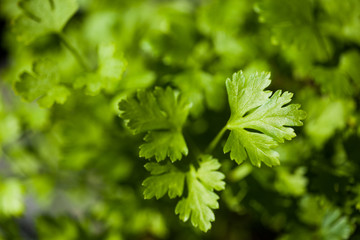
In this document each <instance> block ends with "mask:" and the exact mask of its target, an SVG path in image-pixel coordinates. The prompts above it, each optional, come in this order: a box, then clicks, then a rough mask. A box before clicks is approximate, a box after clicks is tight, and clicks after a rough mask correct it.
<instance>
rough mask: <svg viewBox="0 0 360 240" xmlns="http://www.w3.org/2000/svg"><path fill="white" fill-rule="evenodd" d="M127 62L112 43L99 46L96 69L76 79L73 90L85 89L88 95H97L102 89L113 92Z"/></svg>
mask: <svg viewBox="0 0 360 240" xmlns="http://www.w3.org/2000/svg"><path fill="white" fill-rule="evenodd" d="M126 66H127V62H126V60H125V58H124V57H123V55H122V53H120V52H119V51H118V50H117V48H116V46H115V44H114V43H109V44H101V45H100V46H99V49H98V67H97V69H96V70H95V71H94V72H87V73H85V74H84V75H81V76H80V77H78V78H77V79H76V81H75V83H74V88H83V87H85V88H86V90H85V92H86V93H87V94H88V95H97V94H98V93H99V92H100V91H101V90H102V89H104V90H106V91H108V92H113V91H115V90H116V89H117V87H118V85H119V82H120V81H121V79H122V76H123V73H124V72H125V70H126Z"/></svg>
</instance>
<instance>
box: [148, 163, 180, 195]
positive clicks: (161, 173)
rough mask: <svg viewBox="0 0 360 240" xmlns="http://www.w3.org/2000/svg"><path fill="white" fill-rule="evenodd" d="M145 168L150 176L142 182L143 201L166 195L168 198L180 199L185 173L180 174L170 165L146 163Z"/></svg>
mask: <svg viewBox="0 0 360 240" xmlns="http://www.w3.org/2000/svg"><path fill="white" fill-rule="evenodd" d="M145 168H146V169H147V170H148V171H149V172H150V173H151V175H152V176H150V177H148V178H146V179H145V181H144V182H143V184H142V185H143V186H144V187H145V190H144V197H145V199H150V198H153V197H154V196H155V197H156V199H159V198H161V197H163V196H164V195H165V194H166V193H168V195H169V197H170V198H175V197H180V196H181V195H182V194H183V189H184V182H185V173H183V172H180V171H179V170H177V168H176V167H174V166H173V165H172V164H171V163H169V162H168V163H167V164H166V165H160V164H158V163H147V164H146V165H145Z"/></svg>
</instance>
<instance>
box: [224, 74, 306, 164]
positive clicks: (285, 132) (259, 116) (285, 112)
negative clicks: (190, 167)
mask: <svg viewBox="0 0 360 240" xmlns="http://www.w3.org/2000/svg"><path fill="white" fill-rule="evenodd" d="M269 78H270V74H267V73H255V74H249V75H246V74H244V73H243V72H241V71H240V72H237V73H234V74H233V76H232V79H229V78H228V79H227V80H226V88H227V91H228V98H229V104H230V109H231V116H230V119H229V121H228V123H227V125H226V128H227V129H229V130H231V133H230V135H229V138H228V140H227V142H226V144H225V146H224V152H225V153H227V152H231V153H230V157H231V159H233V160H235V161H236V162H237V163H238V164H240V163H241V162H243V161H244V160H245V159H246V158H247V157H249V159H250V161H251V163H252V164H254V165H255V166H258V167H260V166H261V162H264V163H265V164H266V165H268V166H273V165H279V164H280V162H279V154H278V153H277V152H276V151H275V150H274V148H275V147H276V146H277V145H278V143H282V142H284V140H285V139H286V140H291V139H292V138H293V137H295V132H294V130H293V129H292V128H290V126H301V125H302V122H301V120H303V119H304V118H305V116H306V114H305V112H304V111H302V110H299V108H300V105H297V104H290V105H287V104H288V103H289V102H290V101H291V97H292V93H289V92H284V93H283V94H281V91H280V90H279V91H276V92H275V93H274V94H273V95H272V96H271V94H272V92H271V91H264V89H265V88H266V87H267V86H269V84H270V82H271V81H270V79H269ZM270 96H271V97H270ZM284 105H286V106H285V107H284Z"/></svg>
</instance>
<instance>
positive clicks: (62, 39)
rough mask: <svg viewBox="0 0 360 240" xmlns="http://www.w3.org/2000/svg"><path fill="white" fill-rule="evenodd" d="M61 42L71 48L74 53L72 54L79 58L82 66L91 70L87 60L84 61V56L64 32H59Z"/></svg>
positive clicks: (78, 60)
mask: <svg viewBox="0 0 360 240" xmlns="http://www.w3.org/2000/svg"><path fill="white" fill-rule="evenodd" d="M58 36H59V38H60V40H61V42H62V43H63V44H64V46H65V47H66V48H67V49H69V51H70V52H71V53H72V55H73V56H74V57H75V59H76V60H77V62H78V63H79V64H80V65H81V67H82V68H83V69H84V70H85V71H88V72H90V68H89V66H88V65H87V64H86V62H85V61H84V59H83V57H82V56H81V55H80V53H79V52H78V51H77V50H76V48H74V47H73V46H72V45H71V44H70V43H69V41H68V40H67V39H66V38H65V36H64V35H63V34H62V33H59V34H58Z"/></svg>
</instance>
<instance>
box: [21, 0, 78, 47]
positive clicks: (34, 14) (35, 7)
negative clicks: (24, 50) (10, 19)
mask: <svg viewBox="0 0 360 240" xmlns="http://www.w3.org/2000/svg"><path fill="white" fill-rule="evenodd" d="M19 6H20V7H21V9H22V10H23V14H22V15H20V16H19V17H18V18H17V19H16V20H15V22H14V31H15V33H16V35H17V39H18V40H19V41H22V42H25V43H31V42H32V41H33V40H35V39H36V38H38V37H40V36H43V35H46V34H50V33H59V32H61V30H62V29H63V27H64V26H65V24H66V23H67V21H68V20H69V19H70V18H71V17H72V16H73V15H74V14H75V12H76V11H77V9H78V4H77V1H76V0H22V1H20V2H19Z"/></svg>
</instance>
